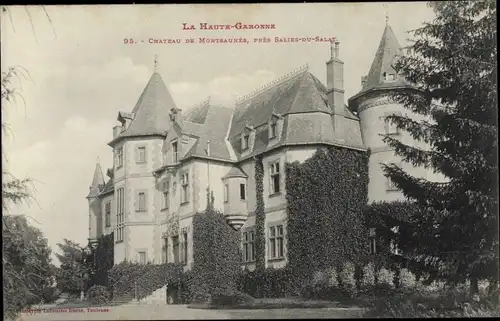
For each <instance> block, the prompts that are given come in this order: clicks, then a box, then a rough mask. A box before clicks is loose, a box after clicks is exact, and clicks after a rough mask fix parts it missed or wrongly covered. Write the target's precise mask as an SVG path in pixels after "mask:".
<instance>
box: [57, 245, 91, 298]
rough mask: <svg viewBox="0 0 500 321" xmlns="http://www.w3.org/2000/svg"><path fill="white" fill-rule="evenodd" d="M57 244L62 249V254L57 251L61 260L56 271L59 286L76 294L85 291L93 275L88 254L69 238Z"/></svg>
mask: <svg viewBox="0 0 500 321" xmlns="http://www.w3.org/2000/svg"><path fill="white" fill-rule="evenodd" d="M57 246H58V247H59V248H60V250H61V251H62V254H57V253H56V256H57V258H58V259H59V261H60V262H61V265H60V267H59V268H58V270H57V273H56V280H57V287H58V288H59V290H61V292H67V293H70V294H75V295H77V294H79V293H80V291H85V290H86V289H87V287H88V281H89V278H90V275H91V268H90V266H89V264H87V262H86V258H87V256H88V254H87V253H86V252H85V250H84V248H82V247H81V246H80V245H79V244H77V243H75V242H73V241H70V240H68V239H64V243H63V244H61V243H58V244H57Z"/></svg>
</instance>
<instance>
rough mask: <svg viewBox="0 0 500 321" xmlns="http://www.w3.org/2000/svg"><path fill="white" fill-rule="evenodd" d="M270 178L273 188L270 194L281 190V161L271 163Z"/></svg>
mask: <svg viewBox="0 0 500 321" xmlns="http://www.w3.org/2000/svg"><path fill="white" fill-rule="evenodd" d="M269 174H270V179H271V183H270V185H271V189H270V194H271V195H272V194H276V193H279V192H280V163H279V161H277V162H275V163H273V164H271V166H270V170H269Z"/></svg>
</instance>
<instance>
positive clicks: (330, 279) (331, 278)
mask: <svg viewBox="0 0 500 321" xmlns="http://www.w3.org/2000/svg"><path fill="white" fill-rule="evenodd" d="M324 276H325V281H326V284H327V285H328V286H330V287H332V286H334V287H336V286H338V285H339V281H338V279H337V270H336V269H335V268H333V267H331V268H328V269H326V271H325V273H324Z"/></svg>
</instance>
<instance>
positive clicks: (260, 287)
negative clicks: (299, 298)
mask: <svg viewBox="0 0 500 321" xmlns="http://www.w3.org/2000/svg"><path fill="white" fill-rule="evenodd" d="M292 278H293V275H292V273H291V270H290V269H289V268H288V267H285V268H282V269H273V268H268V269H266V270H254V271H248V270H245V271H244V272H243V273H242V274H241V276H240V279H239V282H238V289H239V290H240V291H242V292H245V293H248V294H249V295H251V296H252V297H255V298H282V297H286V296H288V295H291V294H292V292H293V288H292V287H291V283H292Z"/></svg>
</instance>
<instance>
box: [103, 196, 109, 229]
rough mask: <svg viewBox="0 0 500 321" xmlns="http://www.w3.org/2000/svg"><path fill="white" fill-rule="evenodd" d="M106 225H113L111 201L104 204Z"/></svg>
mask: <svg viewBox="0 0 500 321" xmlns="http://www.w3.org/2000/svg"><path fill="white" fill-rule="evenodd" d="M104 226H106V227H110V226H111V202H107V203H106V205H104Z"/></svg>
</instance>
